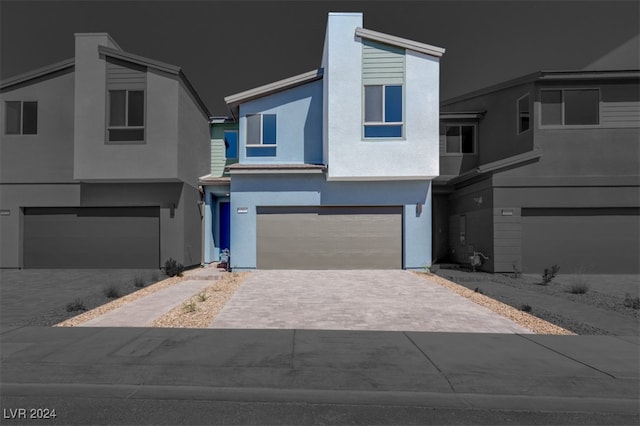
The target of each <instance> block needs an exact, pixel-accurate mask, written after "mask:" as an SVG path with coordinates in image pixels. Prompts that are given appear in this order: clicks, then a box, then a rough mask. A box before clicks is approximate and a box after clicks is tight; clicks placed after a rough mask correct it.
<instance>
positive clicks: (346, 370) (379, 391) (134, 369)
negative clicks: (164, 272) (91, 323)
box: [0, 327, 640, 423]
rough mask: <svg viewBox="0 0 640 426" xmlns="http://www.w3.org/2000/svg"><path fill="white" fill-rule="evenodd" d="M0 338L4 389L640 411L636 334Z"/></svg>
mask: <svg viewBox="0 0 640 426" xmlns="http://www.w3.org/2000/svg"><path fill="white" fill-rule="evenodd" d="M0 341H1V344H2V384H1V392H2V395H3V398H26V399H28V398H35V397H46V396H47V395H49V396H51V395H58V396H60V395H63V396H66V397H69V398H72V397H77V398H85V399H91V398H96V399H98V398H104V397H107V396H108V397H109V398H112V399H114V398H115V399H128V400H131V399H133V400H136V399H140V400H143V399H146V400H149V399H172V400H176V399H178V400H194V399H195V400H197V399H204V400H211V401H213V400H224V401H263V402H265V401H272V402H273V401H280V402H305V403H318V404H321V403H337V404H396V405H407V406H423V407H449V408H458V409H481V410H491V409H509V410H534V411H557V412H587V413H589V412H592V413H617V414H624V415H629V416H638V397H639V394H638V393H639V392H638V389H639V384H640V382H639V371H638V359H639V349H640V341H639V339H638V336H631V337H613V336H545V335H519V334H467V333H422V332H389V331H386V332H385V331H322V330H230V329H218V330H211V329H209V330H195V329H180V330H178V329H145V328H87V327H85V328H35V327H24V328H8V329H4V330H3V332H2V335H1V336H0ZM65 415H73V413H72V412H67V413H65ZM64 420H65V419H64V418H61V419H59V421H61V422H62V423H64Z"/></svg>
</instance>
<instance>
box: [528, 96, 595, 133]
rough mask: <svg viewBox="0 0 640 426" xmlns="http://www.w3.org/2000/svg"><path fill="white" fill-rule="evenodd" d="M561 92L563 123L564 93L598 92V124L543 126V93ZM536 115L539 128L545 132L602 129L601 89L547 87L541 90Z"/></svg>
mask: <svg viewBox="0 0 640 426" xmlns="http://www.w3.org/2000/svg"><path fill="white" fill-rule="evenodd" d="M558 90H559V91H560V92H562V102H561V105H562V108H561V111H560V112H561V113H562V123H564V92H565V91H568V90H597V91H598V124H542V92H548V91H556V92H557V91H558ZM536 104H537V106H536V115H537V116H538V119H537V120H536V122H537V123H538V128H540V129H544V130H553V129H595V128H600V127H602V91H601V90H600V87H545V88H544V89H540V98H539V100H538V102H536Z"/></svg>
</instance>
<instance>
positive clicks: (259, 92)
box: [224, 68, 323, 105]
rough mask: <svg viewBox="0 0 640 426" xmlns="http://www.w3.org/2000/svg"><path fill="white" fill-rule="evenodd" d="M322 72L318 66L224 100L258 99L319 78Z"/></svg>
mask: <svg viewBox="0 0 640 426" xmlns="http://www.w3.org/2000/svg"><path fill="white" fill-rule="evenodd" d="M322 74H323V69H322V68H318V69H316V70H313V71H309V72H305V73H304V74H298V75H295V76H293V77H289V78H285V79H284V80H280V81H276V82H274V83H269V84H265V85H264V86H260V87H256V88H254V89H250V90H246V91H244V92H240V93H237V94H235V95H229V96H227V97H225V98H224V101H225V102H226V103H227V104H228V105H232V104H239V103H242V102H246V101H248V100H251V99H256V98H260V97H262V96H266V95H269V94H271V93H275V92H279V91H281V90H284V89H289V88H291V87H295V86H299V85H301V84H304V83H308V82H311V81H314V80H319V79H321V78H322Z"/></svg>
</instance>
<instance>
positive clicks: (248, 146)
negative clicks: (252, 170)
mask: <svg viewBox="0 0 640 426" xmlns="http://www.w3.org/2000/svg"><path fill="white" fill-rule="evenodd" d="M254 115H258V116H260V143H259V144H255V143H254V144H250V143H246V140H245V145H244V146H245V148H271V147H274V148H275V147H277V146H278V136H277V135H278V133H277V132H278V119H277V118H276V143H274V144H265V143H263V138H264V125H263V117H264V116H265V115H275V116H276V117H277V114H274V113H264V112H259V113H255V114H247V115H246V116H245V118H249V117H253V116H254ZM248 129H249V124H248V120H245V131H244V134H245V137H246V134H247V131H248Z"/></svg>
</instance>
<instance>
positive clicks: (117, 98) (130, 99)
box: [107, 90, 145, 142]
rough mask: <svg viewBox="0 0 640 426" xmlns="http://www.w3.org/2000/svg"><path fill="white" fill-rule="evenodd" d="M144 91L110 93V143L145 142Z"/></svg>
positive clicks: (114, 91) (111, 91) (115, 91)
mask: <svg viewBox="0 0 640 426" xmlns="http://www.w3.org/2000/svg"><path fill="white" fill-rule="evenodd" d="M144 115H145V114H144V90H110V91H109V127H108V130H107V131H108V140H109V142H144Z"/></svg>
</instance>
